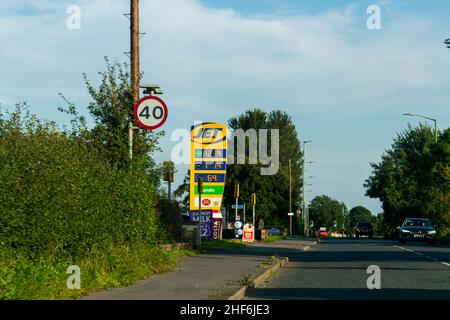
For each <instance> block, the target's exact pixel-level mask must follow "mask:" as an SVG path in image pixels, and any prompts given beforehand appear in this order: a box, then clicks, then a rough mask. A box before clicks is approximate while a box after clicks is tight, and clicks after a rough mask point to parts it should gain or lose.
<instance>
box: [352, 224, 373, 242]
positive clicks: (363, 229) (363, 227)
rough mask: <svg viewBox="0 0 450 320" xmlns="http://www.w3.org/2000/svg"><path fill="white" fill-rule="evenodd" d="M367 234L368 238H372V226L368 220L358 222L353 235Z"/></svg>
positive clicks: (357, 236)
mask: <svg viewBox="0 0 450 320" xmlns="http://www.w3.org/2000/svg"><path fill="white" fill-rule="evenodd" d="M360 236H368V237H369V238H370V239H372V238H373V227H372V224H371V223H370V222H358V223H357V224H356V227H355V237H356V238H359V237H360Z"/></svg>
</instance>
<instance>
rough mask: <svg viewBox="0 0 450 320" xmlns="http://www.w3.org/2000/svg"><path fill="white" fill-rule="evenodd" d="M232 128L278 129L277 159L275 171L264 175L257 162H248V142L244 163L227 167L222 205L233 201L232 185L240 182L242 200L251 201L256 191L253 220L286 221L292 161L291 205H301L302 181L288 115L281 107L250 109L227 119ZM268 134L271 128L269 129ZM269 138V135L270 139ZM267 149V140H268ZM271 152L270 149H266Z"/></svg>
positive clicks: (298, 151)
mask: <svg viewBox="0 0 450 320" xmlns="http://www.w3.org/2000/svg"><path fill="white" fill-rule="evenodd" d="M228 124H229V128H230V129H232V130H237V129H242V130H244V131H246V130H249V129H255V130H256V131H258V130H259V129H269V130H270V129H278V130H279V160H280V167H279V170H278V173H276V174H275V175H272V176H263V175H261V173H260V168H261V166H263V165H262V164H261V163H260V162H258V164H256V165H251V164H248V146H247V147H246V157H245V158H246V164H234V165H229V166H228V167H227V178H226V186H225V198H224V204H225V205H228V206H230V205H232V204H234V185H235V184H236V183H239V184H240V190H241V196H240V198H241V199H242V201H241V202H244V203H246V204H248V205H249V204H250V201H251V194H252V193H254V192H255V193H257V199H258V200H257V210H256V215H257V219H256V221H259V220H262V221H265V223H266V224H280V223H287V221H288V216H287V213H288V211H289V167H288V162H289V159H291V163H292V207H293V210H295V208H297V207H300V205H301V198H300V194H301V192H300V191H301V185H302V177H301V173H302V153H301V149H300V140H299V138H298V134H297V131H296V128H295V125H294V123H293V121H292V119H291V117H290V116H289V115H288V114H287V113H286V112H284V111H279V110H277V111H272V112H269V113H267V112H265V111H263V110H261V109H253V110H248V111H246V112H244V113H243V114H240V115H238V116H237V117H233V118H231V119H230V120H229V122H228ZM269 134H270V132H269ZM269 141H270V139H269ZM268 150H270V142H269V143H268ZM269 152H270V151H269Z"/></svg>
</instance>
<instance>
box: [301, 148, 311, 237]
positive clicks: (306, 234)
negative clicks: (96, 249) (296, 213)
mask: <svg viewBox="0 0 450 320" xmlns="http://www.w3.org/2000/svg"><path fill="white" fill-rule="evenodd" d="M310 142H312V141H311V140H307V141H303V176H302V177H303V188H302V192H303V197H302V199H303V232H304V233H305V236H308V233H309V232H308V223H309V221H308V220H309V217H307V213H306V199H305V187H306V184H305V180H306V179H305V169H306V168H305V167H306V144H307V143H310Z"/></svg>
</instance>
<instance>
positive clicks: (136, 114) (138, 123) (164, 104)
mask: <svg viewBox="0 0 450 320" xmlns="http://www.w3.org/2000/svg"><path fill="white" fill-rule="evenodd" d="M146 100H156V101H158V102H159V103H161V105H162V107H163V109H164V117H163V119H162V120H161V122H160V123H158V124H157V125H156V126H147V125H146V124H144V123H143V122H142V121H141V120H139V117H138V112H137V111H138V108H139V106H140V105H141V103H142V102H144V101H146ZM168 114H169V110H168V109H167V106H166V103H165V102H164V101H163V100H162V99H160V98H158V97H155V96H148V97H144V98H141V99H139V101H138V102H137V103H136V105H135V106H134V121H136V123H137V125H138V126H139V127H141V128H144V129H147V130H155V129H158V128H159V127H161V126H162V125H163V124H164V123H165V122H166V120H167V116H168Z"/></svg>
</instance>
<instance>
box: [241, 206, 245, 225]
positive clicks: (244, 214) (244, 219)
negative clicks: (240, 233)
mask: <svg viewBox="0 0 450 320" xmlns="http://www.w3.org/2000/svg"><path fill="white" fill-rule="evenodd" d="M242 222H243V223H244V224H245V203H244V220H243V221H242Z"/></svg>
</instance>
